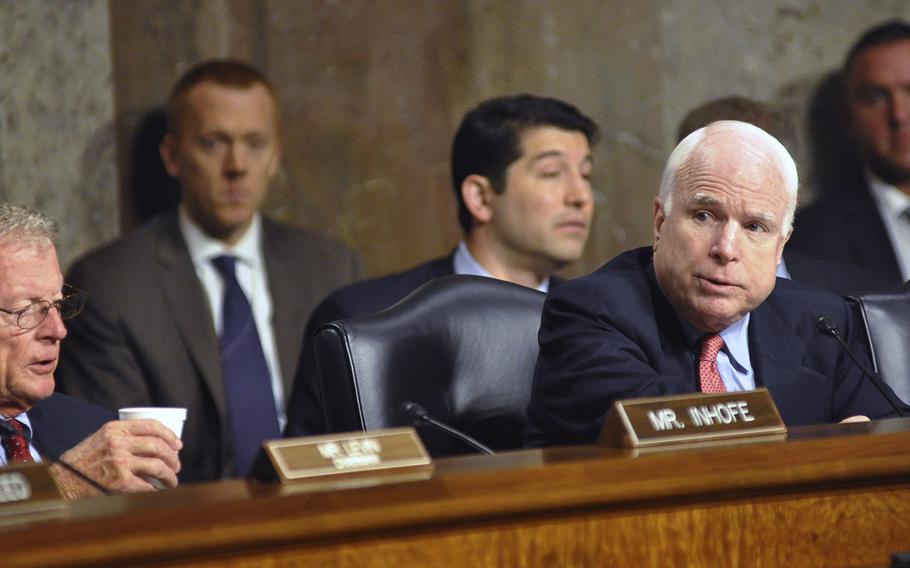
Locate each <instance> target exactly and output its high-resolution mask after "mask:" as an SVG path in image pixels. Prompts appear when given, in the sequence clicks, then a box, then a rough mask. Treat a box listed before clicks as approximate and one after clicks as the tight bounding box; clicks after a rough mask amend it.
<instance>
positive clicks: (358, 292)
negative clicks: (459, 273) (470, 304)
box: [285, 252, 563, 436]
mask: <svg viewBox="0 0 910 568" xmlns="http://www.w3.org/2000/svg"><path fill="white" fill-rule="evenodd" d="M454 258H455V253H454V252H453V253H452V254H449V255H448V256H445V257H441V258H437V259H434V260H430V261H427V262H425V263H423V264H420V265H418V266H416V267H414V268H411V269H410V270H406V271H404V272H399V273H396V274H390V275H388V276H382V277H380V278H372V279H370V280H363V281H361V282H355V283H353V284H349V285H347V286H344V287H343V288H340V289H338V290H336V291H334V292H332V293H331V294H329V296H328V297H326V298H325V299H324V300H323V301H322V302H320V303H319V305H318V306H316V309H314V310H313V315H312V316H310V321H309V322H308V323H307V331H306V336H305V339H304V341H305V345H304V347H303V351H302V352H301V362H300V364H299V365H298V374H297V377H296V378H295V379H294V389H293V391H292V393H291V398H290V401H289V402H288V425H287V429H286V430H285V435H286V436H305V435H312V434H322V433H324V432H325V431H326V426H325V418H324V416H323V410H322V394H321V392H320V390H319V384H318V377H317V375H316V373H317V372H318V371H317V369H316V363H315V359H314V356H313V345H312V337H313V334H314V333H315V332H316V330H317V329H318V328H319V327H320V326H321V325H324V324H327V323H331V322H333V321H337V320H341V319H348V318H354V317H360V316H368V315H372V314H375V313H376V312H379V311H382V310H384V309H386V308H388V307H389V306H391V305H393V304H395V303H397V302H398V301H399V300H401V299H403V298H404V297H405V296H407V295H408V294H410V293H411V292H413V291H414V290H416V289H417V288H418V287H420V286H421V285H422V284H425V283H427V282H429V281H430V280H434V279H436V278H439V277H441V276H448V275H450V274H454V273H455V263H454ZM562 282H563V281H562V280H561V279H560V278H557V277H552V278H550V289H553V288H556V287H558V286H559V285H560V284H561V283H562Z"/></svg>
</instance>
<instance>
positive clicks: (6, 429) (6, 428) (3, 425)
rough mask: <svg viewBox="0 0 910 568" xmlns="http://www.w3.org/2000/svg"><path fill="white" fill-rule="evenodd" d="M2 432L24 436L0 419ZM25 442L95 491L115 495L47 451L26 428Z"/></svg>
mask: <svg viewBox="0 0 910 568" xmlns="http://www.w3.org/2000/svg"><path fill="white" fill-rule="evenodd" d="M0 430H3V431H4V432H6V433H7V434H11V435H13V436H22V435H23V433H22V432H19V431H18V430H16V429H15V428H13V427H12V426H11V425H10V424H9V422H7V421H6V420H2V419H0ZM25 441H26V442H28V443H29V444H34V445H35V448H36V449H37V450H38V452H39V453H40V454H41V456H42V457H43V458H46V459H47V461H49V462H51V463H57V464H60V466H61V467H63V469H66V470H67V471H69V472H71V473H72V474H73V475H75V476H76V477H78V478H79V479H81V480H82V481H84V482H86V483H88V484H89V485H91V486H92V487H94V488H95V489H97V490H98V491H100V492H101V494H102V495H112V494H113V492H112V491H111V490H110V489H108V488H107V487H105V486H103V485H101V484H100V483H98V482H97V481H95V480H94V479H92V478H91V477H89V476H88V475H86V474H84V473H82V472H81V471H80V470H78V469H76V468H75V467H73V466H71V465H70V464H68V463H66V462H65V461H63V460H62V459H60V458H59V457H58V456H56V455H54V454H53V453H52V452H51V451H50V450H48V449H47V447H46V446H45V445H44V444H42V443H41V442H39V441H38V440H37V439H35V438H33V437H32V433H31V430H29V429H28V428H25Z"/></svg>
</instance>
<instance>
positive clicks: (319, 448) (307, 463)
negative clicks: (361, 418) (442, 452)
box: [265, 428, 433, 483]
mask: <svg viewBox="0 0 910 568" xmlns="http://www.w3.org/2000/svg"><path fill="white" fill-rule="evenodd" d="M265 451H266V454H267V455H268V457H269V460H270V461H271V462H272V465H273V466H274V468H275V470H276V472H277V473H278V477H279V479H280V480H281V482H282V483H287V482H292V481H313V480H324V479H335V478H339V477H354V476H375V475H389V474H396V475H400V474H408V473H417V472H430V471H432V469H433V464H432V460H431V459H430V456H429V454H427V451H426V449H425V448H424V447H423V443H422V442H421V441H420V437H419V436H418V435H417V432H416V431H415V430H414V429H413V428H390V429H387V430H372V431H369V432H350V433H347V434H329V435H326V436H308V437H305V438H292V439H288V440H275V441H272V442H266V443H265Z"/></svg>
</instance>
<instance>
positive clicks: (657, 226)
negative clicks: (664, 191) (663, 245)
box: [654, 196, 667, 250]
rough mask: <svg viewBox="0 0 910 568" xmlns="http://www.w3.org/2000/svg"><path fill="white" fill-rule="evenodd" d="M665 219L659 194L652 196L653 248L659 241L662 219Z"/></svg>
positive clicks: (662, 224)
mask: <svg viewBox="0 0 910 568" xmlns="http://www.w3.org/2000/svg"><path fill="white" fill-rule="evenodd" d="M666 219H667V217H666V215H664V204H663V202H662V201H661V200H660V196H658V197H655V198H654V250H657V244H658V243H659V242H660V233H661V229H662V228H663V226H664V221H665V220H666Z"/></svg>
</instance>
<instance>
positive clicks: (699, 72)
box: [0, 0, 910, 275]
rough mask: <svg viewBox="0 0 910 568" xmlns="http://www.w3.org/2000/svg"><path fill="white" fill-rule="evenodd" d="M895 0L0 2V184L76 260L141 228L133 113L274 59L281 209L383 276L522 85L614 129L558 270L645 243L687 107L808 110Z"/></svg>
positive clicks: (276, 206)
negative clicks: (235, 63)
mask: <svg viewBox="0 0 910 568" xmlns="http://www.w3.org/2000/svg"><path fill="white" fill-rule="evenodd" d="M895 16H903V17H905V18H908V19H910V4H908V3H907V2H906V1H904V0H891V1H885V0H865V1H864V2H853V1H850V0H828V1H823V0H802V1H798V0H768V1H767V2H739V1H736V0H713V1H709V0H640V1H638V2H627V1H622V0H561V1H557V0H547V1H545V0H499V1H493V0H334V1H332V0H301V1H291V0H116V1H105V0H70V1H67V2H64V1H58V0H0V196H2V197H4V198H7V199H11V200H15V201H20V202H25V203H29V204H33V205H36V206H38V207H41V208H43V209H45V210H47V211H48V212H50V213H52V214H53V215H55V216H56V217H58V218H59V219H60V220H61V221H62V224H63V233H62V236H61V246H60V249H61V256H62V258H63V260H64V262H66V261H68V260H71V259H72V258H73V257H74V256H75V255H77V254H79V253H81V252H82V251H84V250H85V249H86V248H87V247H89V246H92V245H95V244H98V243H100V242H103V241H104V240H107V239H109V238H112V237H113V236H115V235H116V234H118V233H119V232H120V231H121V230H123V229H128V228H130V227H132V226H133V225H135V223H136V215H135V213H134V207H133V206H134V204H135V203H137V199H136V197H135V196H134V194H133V193H132V186H133V183H132V182H133V181H134V180H135V175H134V173H135V171H143V170H139V169H138V167H137V166H136V162H135V160H134V159H133V156H134V154H135V152H134V147H135V141H136V133H137V129H139V127H140V126H143V120H144V119H145V118H146V117H147V114H148V113H149V111H151V110H153V109H154V108H155V107H156V106H157V105H159V104H161V103H162V102H163V100H164V98H165V97H166V95H167V92H168V90H169V88H170V85H171V83H172V82H173V80H174V79H175V78H176V76H177V75H178V74H179V73H180V72H182V71H183V70H185V69H186V68H187V67H189V66H190V65H192V64H194V63H195V62H197V61H199V60H201V59H204V58H207V57H214V56H234V57H241V58H244V59H247V60H250V61H252V62H253V63H255V64H256V65H258V66H260V67H261V68H262V69H263V70H265V71H266V72H267V73H268V74H269V75H270V76H272V77H273V79H274V80H275V82H276V83H277V84H278V88H279V91H280V98H281V101H282V104H283V106H284V111H285V124H286V128H285V148H286V152H285V160H284V168H283V171H282V175H281V179H280V180H279V181H278V183H277V184H276V186H275V187H274V189H273V192H272V195H271V197H270V200H269V203H268V209H269V212H270V214H272V215H274V216H276V217H278V218H281V219H284V220H287V221H289V222H292V223H295V224H297V225H300V226H304V227H307V228H310V229H312V230H314V231H318V232H321V233H325V234H329V235H332V236H334V237H336V238H338V239H341V240H343V241H345V242H347V243H348V244H349V245H351V246H352V247H354V248H356V249H358V250H359V251H360V252H361V253H362V254H363V256H364V258H365V259H366V261H367V263H368V267H369V269H370V271H371V272H372V273H373V274H380V273H385V272H389V271H392V270H397V269H401V268H404V267H407V266H410V265H412V264H414V263H416V262H419V261H421V260H424V259H426V258H428V257H430V256H432V255H437V254H442V253H445V252H446V251H448V250H450V248H451V247H452V246H453V244H454V243H455V242H456V241H457V239H458V237H459V232H458V229H457V224H456V222H455V213H454V204H453V198H452V197H451V189H450V187H449V181H448V176H449V172H448V152H449V142H450V140H451V137H452V134H453V132H454V130H455V128H456V127H457V124H458V121H459V119H460V117H461V115H462V114H463V113H464V112H465V111H466V110H468V109H469V108H470V107H472V106H473V105H474V104H476V103H477V102H478V101H479V100H481V99H483V98H486V97H490V96H494V95H499V94H505V93H514V92H519V91H531V92H535V93H539V94H548V95H554V96H558V97H561V98H565V99H567V100H570V101H572V102H574V103H575V104H577V105H578V106H579V107H580V108H582V109H583V110H584V111H585V112H587V113H588V114H590V115H591V116H593V117H594V118H595V119H596V120H598V122H600V123H601V125H602V126H603V129H604V140H603V142H602V144H601V146H600V147H599V149H598V150H597V153H596V169H597V172H596V181H595V184H596V187H597V191H598V207H599V210H598V213H597V218H596V221H595V227H594V231H593V234H592V239H591V243H590V245H589V247H588V251H587V253H586V255H585V258H584V259H583V261H582V262H580V263H577V265H576V266H573V267H570V269H569V270H568V271H567V273H568V274H570V275H573V274H579V273H583V272H587V271H590V270H592V269H594V268H596V267H597V266H599V265H600V264H601V263H602V262H603V261H604V260H606V259H608V258H609V257H611V256H612V255H613V254H615V253H617V252H619V251H621V250H624V249H626V248H629V247H632V246H637V245H640V244H645V243H647V242H649V240H650V233H651V228H650V217H651V202H652V198H653V195H654V193H655V191H656V187H657V183H658V180H659V176H660V170H661V167H662V162H663V160H664V158H665V156H666V154H667V153H668V152H669V150H670V149H671V148H672V146H673V140H674V136H675V130H676V125H677V123H678V121H679V120H680V118H681V117H682V116H683V115H684V114H685V113H686V111H688V110H689V109H690V108H691V107H693V106H695V105H697V104H699V103H701V102H703V101H705V100H708V99H711V98H716V97H720V96H726V95H731V94H739V95H747V96H751V97H756V98H760V99H764V100H766V101H770V102H775V103H777V104H780V105H783V106H785V107H786V108H787V109H788V110H789V112H791V113H793V115H794V116H795V117H796V118H797V119H798V120H802V118H803V116H804V112H805V111H804V108H805V101H806V99H807V97H808V95H809V93H810V92H811V90H812V89H813V88H814V86H815V84H816V83H817V81H818V80H819V79H820V78H821V77H822V76H823V75H824V74H825V73H826V72H827V71H829V70H831V69H833V68H835V67H837V66H838V65H839V64H840V61H841V59H842V57H843V55H844V52H845V51H846V49H847V48H848V46H849V45H850V44H851V43H852V42H853V40H854V39H855V38H856V37H857V35H858V34H859V33H860V32H861V31H862V30H863V29H865V28H866V27H868V26H870V25H872V24H874V23H877V22H879V21H881V20H883V19H886V18H890V17H895ZM801 162H803V163H805V159H801ZM143 176H144V177H143V179H147V180H154V179H155V178H153V177H151V175H150V174H148V175H147V174H145V173H143ZM151 185H152V187H154V188H158V187H161V190H160V192H161V193H162V194H163V193H164V191H165V188H164V184H163V183H160V184H159V182H157V181H155V183H153V184H151Z"/></svg>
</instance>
